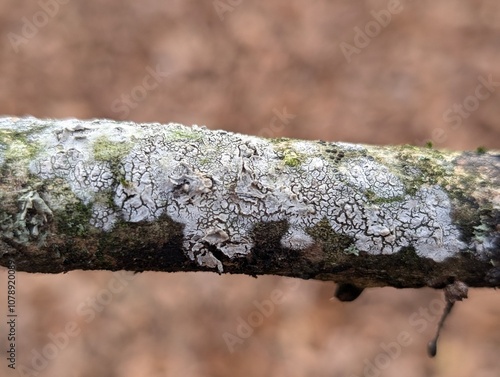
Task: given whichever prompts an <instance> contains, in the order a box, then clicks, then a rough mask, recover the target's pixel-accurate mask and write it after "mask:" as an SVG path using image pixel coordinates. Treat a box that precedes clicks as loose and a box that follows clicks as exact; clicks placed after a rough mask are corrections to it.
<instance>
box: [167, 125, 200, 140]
mask: <svg viewBox="0 0 500 377" xmlns="http://www.w3.org/2000/svg"><path fill="white" fill-rule="evenodd" d="M169 138H170V139H171V140H200V139H201V138H202V136H201V135H200V133H199V132H198V131H196V130H194V129H191V128H188V127H186V128H177V127H176V128H174V127H172V129H170V137H169Z"/></svg>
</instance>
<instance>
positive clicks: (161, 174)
mask: <svg viewBox="0 0 500 377" xmlns="http://www.w3.org/2000/svg"><path fill="white" fill-rule="evenodd" d="M499 182H500V152H494V151H483V150H480V151H476V152H449V151H438V150H434V149H431V148H417V147H414V146H383V147H377V146H368V145H355V144H347V143H337V142H324V141H305V140H293V139H285V138H280V139H263V138H258V137H253V136H246V135H239V134H234V133H230V132H225V131H211V130H208V129H206V128H203V127H196V126H194V127H185V126H182V125H179V124H169V125H161V124H134V123H130V122H114V121H109V120H92V121H82V120H39V119H35V118H7V117H6V118H0V265H3V266H9V265H11V264H12V263H13V264H15V266H16V268H17V269H18V270H21V271H28V272H44V273H59V272H66V271H69V270H74V269H84V270H87V269H94V270H96V269H105V270H119V269H126V270H132V271H145V270H155V271H170V272H174V271H216V272H219V273H239V274H249V275H253V276H255V275H261V274H276V275H285V276H293V277H299V278H303V279H319V280H332V281H336V282H339V283H349V284H353V285H355V286H357V287H373V286H386V285H388V286H393V287H398V288H404V287H422V286H430V287H435V288H441V287H444V286H446V285H448V284H450V283H452V282H454V281H463V282H465V283H466V284H468V285H469V286H476V287H497V286H500V225H499V223H500V221H499V219H500V189H499Z"/></svg>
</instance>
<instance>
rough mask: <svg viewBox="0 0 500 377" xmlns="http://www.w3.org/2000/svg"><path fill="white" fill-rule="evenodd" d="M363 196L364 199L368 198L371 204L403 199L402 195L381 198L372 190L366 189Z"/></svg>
mask: <svg viewBox="0 0 500 377" xmlns="http://www.w3.org/2000/svg"><path fill="white" fill-rule="evenodd" d="M365 196H366V199H368V202H370V203H371V204H383V203H394V202H402V201H404V200H405V198H404V196H402V195H398V196H392V197H390V198H382V197H380V196H377V195H376V194H375V193H374V192H373V191H372V190H366V191H365Z"/></svg>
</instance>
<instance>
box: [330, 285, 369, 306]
mask: <svg viewBox="0 0 500 377" xmlns="http://www.w3.org/2000/svg"><path fill="white" fill-rule="evenodd" d="M363 290H364V288H360V287H357V286H355V285H354V284H350V283H340V284H338V285H337V289H336V290H335V295H334V296H335V297H336V298H337V299H338V300H339V301H342V302H350V301H354V300H356V299H357V298H358V297H359V295H360V294H361V293H362V292H363Z"/></svg>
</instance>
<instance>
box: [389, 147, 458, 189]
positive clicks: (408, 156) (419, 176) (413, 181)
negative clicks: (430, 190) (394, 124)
mask: <svg viewBox="0 0 500 377" xmlns="http://www.w3.org/2000/svg"><path fill="white" fill-rule="evenodd" d="M395 152H396V156H395V157H396V158H397V160H398V161H400V162H399V164H396V165H393V164H387V163H385V164H384V161H383V160H382V161H381V163H383V164H384V165H386V166H393V167H392V170H391V171H392V172H393V173H394V174H395V175H397V176H398V177H399V178H400V179H401V180H402V182H403V184H404V185H405V189H406V190H405V191H406V193H407V194H409V195H414V194H415V193H416V192H417V191H418V190H419V189H420V188H421V187H422V185H436V184H438V185H440V186H444V185H443V183H444V182H445V180H446V179H447V178H448V177H450V175H451V173H452V171H451V169H450V168H448V167H447V165H448V161H447V157H446V155H445V154H444V153H443V152H441V151H439V150H437V149H430V148H427V149H423V148H419V147H415V146H412V145H404V146H401V147H396V148H395ZM382 153H383V152H382ZM382 157H383V156H382Z"/></svg>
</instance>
